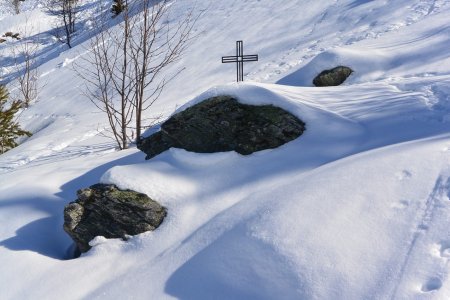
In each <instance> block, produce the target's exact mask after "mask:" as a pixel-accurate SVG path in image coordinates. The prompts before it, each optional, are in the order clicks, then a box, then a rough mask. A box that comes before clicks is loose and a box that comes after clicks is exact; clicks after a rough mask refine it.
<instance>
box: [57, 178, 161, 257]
mask: <svg viewBox="0 0 450 300" xmlns="http://www.w3.org/2000/svg"><path fill="white" fill-rule="evenodd" d="M77 195H78V199H77V200H76V201H74V202H70V203H69V204H68V205H67V206H66V207H65V208H64V230H65V231H66V232H67V233H68V234H69V235H70V237H71V238H72V239H73V240H74V241H75V243H76V245H77V247H78V250H79V251H80V252H86V251H88V250H89V249H90V248H91V247H90V246H89V242H90V241H91V240H92V239H93V238H94V237H96V236H104V237H106V238H126V236H127V235H136V234H139V233H142V232H145V231H151V230H155V229H156V228H157V227H158V226H159V225H160V224H161V223H162V221H163V219H164V217H165V216H166V209H165V208H164V207H162V206H161V205H160V204H159V203H157V202H156V201H154V200H152V199H150V198H149V197H148V196H147V195H145V194H142V193H137V192H134V191H131V190H119V189H118V188H117V187H116V186H115V185H107V184H95V185H93V186H91V187H89V188H86V189H81V190H79V191H78V192H77Z"/></svg>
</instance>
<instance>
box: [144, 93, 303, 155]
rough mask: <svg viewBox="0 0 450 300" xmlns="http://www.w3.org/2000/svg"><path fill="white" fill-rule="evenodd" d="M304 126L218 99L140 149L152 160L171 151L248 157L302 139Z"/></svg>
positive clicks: (268, 108) (275, 111) (264, 109)
mask: <svg viewBox="0 0 450 300" xmlns="http://www.w3.org/2000/svg"><path fill="white" fill-rule="evenodd" d="M304 130H305V123H304V122H303V121H301V120H299V119H298V118H297V117H296V116H294V115H292V114H291V113H289V112H287V111H285V110H283V109H281V108H279V107H276V106H273V105H260V106H259V105H247V104H242V103H239V102H238V101H237V99H235V98H233V97H230V96H218V97H213V98H210V99H207V100H205V101H203V102H201V103H198V104H196V105H194V106H191V107H189V108H187V109H186V110H184V111H182V112H180V113H177V114H175V115H174V116H172V117H171V118H170V119H168V120H167V121H166V122H164V123H163V124H162V126H161V131H159V132H157V133H155V134H153V135H151V136H150V137H148V138H145V139H143V140H142V141H141V142H140V143H139V144H138V148H139V149H140V150H142V151H143V152H145V153H146V154H147V157H146V159H150V158H152V157H154V156H156V155H158V154H160V153H161V152H163V151H165V150H167V149H169V148H171V147H175V148H181V149H185V150H187V151H192V152H199V153H213V152H224V151H236V152H238V153H240V154H243V155H248V154H251V153H253V152H256V151H260V150H265V149H273V148H276V147H279V146H281V145H283V144H285V143H287V142H289V141H292V140H294V139H296V138H297V137H299V136H300V135H301V134H302V133H303V132H304Z"/></svg>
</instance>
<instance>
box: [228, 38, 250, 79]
mask: <svg viewBox="0 0 450 300" xmlns="http://www.w3.org/2000/svg"><path fill="white" fill-rule="evenodd" d="M249 61H258V55H257V54H254V55H244V42H243V41H237V42H236V56H223V57H222V63H236V80H237V82H240V81H244V62H249Z"/></svg>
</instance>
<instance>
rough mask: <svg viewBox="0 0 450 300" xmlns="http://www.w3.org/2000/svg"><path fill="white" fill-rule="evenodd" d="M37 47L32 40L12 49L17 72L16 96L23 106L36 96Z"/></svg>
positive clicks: (26, 105)
mask: <svg viewBox="0 0 450 300" xmlns="http://www.w3.org/2000/svg"><path fill="white" fill-rule="evenodd" d="M37 47H38V46H37V45H36V44H34V43H33V42H30V41H25V42H24V43H22V44H20V45H19V46H18V47H17V48H15V49H13V55H14V58H15V68H16V70H17V73H18V76H17V82H18V95H17V96H16V98H17V100H20V102H21V103H22V106H23V107H28V106H29V105H30V103H31V102H32V101H34V100H35V99H36V98H37V96H38V77H39V76H38V75H39V74H38V69H37V67H36V52H37ZM19 59H21V61H19Z"/></svg>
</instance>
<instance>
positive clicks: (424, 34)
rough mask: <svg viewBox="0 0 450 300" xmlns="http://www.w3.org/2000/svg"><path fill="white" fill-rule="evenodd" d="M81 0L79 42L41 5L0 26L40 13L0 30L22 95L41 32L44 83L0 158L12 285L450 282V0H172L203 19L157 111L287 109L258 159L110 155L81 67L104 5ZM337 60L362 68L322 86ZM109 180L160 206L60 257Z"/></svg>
mask: <svg viewBox="0 0 450 300" xmlns="http://www.w3.org/2000/svg"><path fill="white" fill-rule="evenodd" d="M81 2H82V5H83V7H85V10H83V13H82V16H81V18H80V21H79V24H78V26H79V28H80V31H79V33H77V35H76V36H75V37H74V39H73V42H74V47H73V48H72V49H67V48H66V46H64V45H63V44H61V43H60V42H58V41H56V40H55V39H54V38H53V37H52V35H51V28H52V22H53V21H54V20H53V17H52V16H49V15H47V14H46V13H45V12H44V11H43V10H42V5H41V4H42V3H41V1H32V0H27V1H25V2H24V3H22V5H23V7H22V8H23V12H22V13H21V14H19V15H12V11H11V10H10V8H9V7H8V5H7V4H6V3H1V4H0V34H2V33H3V32H4V31H10V30H11V31H20V28H25V26H28V25H30V26H29V27H30V28H33V31H32V32H30V33H29V35H30V37H29V38H26V39H24V40H21V41H12V40H11V41H8V42H7V43H4V44H0V53H1V56H0V65H1V66H2V68H1V69H0V76H1V78H0V81H1V82H3V83H7V84H8V87H9V88H10V90H11V93H14V92H15V91H14V88H15V84H16V83H15V81H14V80H13V79H14V76H15V75H16V74H15V72H16V71H15V68H14V66H13V61H14V59H13V57H12V52H11V51H12V49H13V47H14V45H17V44H19V43H22V42H25V41H28V42H30V41H31V42H33V41H34V42H37V43H38V45H39V48H38V49H39V50H38V63H39V64H40V67H39V74H40V78H41V81H42V85H41V90H40V95H39V98H38V99H37V100H36V101H35V102H33V103H32V104H31V106H30V107H29V108H28V109H26V110H24V111H23V112H22V113H21V114H20V116H19V119H18V120H19V121H20V123H21V124H22V126H23V127H24V128H25V129H27V130H29V131H32V132H33V136H32V137H31V138H28V139H26V140H23V141H22V144H21V145H20V146H19V147H17V148H15V149H12V150H11V151H9V152H7V153H5V154H3V155H1V156H0V223H1V225H2V226H0V265H1V266H2V267H1V271H0V298H1V299H30V298H45V299H80V298H86V299H98V298H99V299H111V298H113V299H115V298H125V299H177V298H178V299H449V298H450V280H449V266H450V230H449V228H450V226H449V225H450V224H449V221H448V219H449V218H448V215H449V214H450V134H449V132H450V131H449V129H450V88H449V84H450V72H449V70H450V55H449V51H448V49H449V46H450V35H449V27H448V18H449V17H450V3H449V2H448V1H444V0H435V1H428V0H426V1H424V0H408V1H406V0H398V1H362V0H360V1H358V0H342V1H331V0H330V1H316V2H314V3H311V1H304V0H285V1H270V0H246V1H243V0H231V1H206V0H196V1H191V0H189V1H188V0H183V1H174V2H173V3H172V7H171V8H172V15H171V21H173V22H176V21H177V20H178V19H179V18H180V17H182V16H183V13H184V12H186V11H187V9H188V8H189V7H193V6H195V8H196V11H198V12H200V11H202V12H203V14H202V16H201V18H200V19H199V20H198V23H197V26H196V33H197V34H198V35H197V37H196V38H195V39H194V40H193V41H192V44H191V45H190V47H189V49H188V51H187V52H186V53H185V55H184V57H183V59H182V60H180V61H179V62H177V63H176V64H174V65H173V66H171V67H170V68H169V69H168V70H167V72H168V73H169V74H173V72H176V71H177V70H180V69H182V68H185V69H184V71H183V72H181V73H180V74H179V75H178V76H177V77H176V78H175V79H174V80H173V81H172V82H171V83H170V84H169V85H168V86H167V88H166V90H165V92H164V93H163V94H162V96H161V99H160V100H159V101H158V102H156V104H155V106H154V107H152V110H151V111H148V112H147V116H146V117H148V118H153V117H158V116H163V118H165V117H168V116H170V115H171V114H173V113H175V112H177V111H181V110H183V109H185V108H186V107H188V106H190V105H193V104H195V103H198V102H200V101H202V100H204V99H207V98H209V97H212V96H217V95H231V96H234V97H236V98H237V99H238V100H239V101H241V102H243V103H247V104H273V105H276V106H279V107H282V108H284V109H286V110H288V111H290V112H291V113H293V114H294V115H296V116H298V117H299V118H301V119H302V120H303V121H305V123H306V131H305V133H304V134H303V135H302V136H301V137H300V138H299V139H296V140H294V141H292V142H290V143H288V144H285V145H283V146H281V147H279V148H277V149H271V150H265V151H260V152H257V153H254V154H252V155H249V156H241V155H239V154H237V153H235V152H225V153H213V154H199V153H191V152H187V151H185V150H182V149H170V150H168V151H166V152H164V153H162V154H160V155H159V156H157V157H155V158H153V159H151V160H149V161H145V159H144V157H145V154H144V153H141V152H140V151H139V150H137V149H136V148H134V147H132V148H131V149H128V150H124V151H116V150H115V145H114V142H113V141H112V140H111V139H110V138H108V137H107V136H106V135H107V134H108V133H107V120H106V118H105V116H103V115H102V114H101V113H100V112H99V111H98V110H97V109H96V108H95V106H94V105H93V104H92V103H91V102H90V101H89V100H88V99H86V98H85V96H83V94H82V89H83V83H82V81H81V79H80V78H79V77H77V76H76V75H75V72H74V71H73V64H74V63H83V60H82V58H83V56H84V55H86V49H87V47H89V38H90V37H91V36H92V35H93V34H95V29H94V28H93V26H92V24H94V23H93V21H92V20H90V18H96V16H97V14H98V9H97V8H98V6H99V5H100V3H102V5H104V6H103V8H104V7H107V5H108V3H107V2H105V1H95V0H83V1H81ZM114 22H115V21H114V20H113V21H111V24H110V25H111V26H114V24H115V23H114ZM241 39H242V40H244V52H245V53H246V54H254V53H255V54H256V53H258V54H259V56H260V61H259V62H258V63H248V64H246V65H245V67H244V68H245V79H246V82H245V83H239V84H237V83H230V82H231V81H232V80H233V79H234V74H235V73H234V69H233V66H232V65H229V64H226V65H222V64H221V63H220V57H221V56H223V55H231V54H233V53H234V51H235V49H234V46H235V41H236V40H241ZM337 65H346V66H349V67H351V68H352V69H353V70H354V73H353V74H352V75H351V76H350V78H349V79H348V80H347V81H346V82H345V83H344V84H343V85H342V86H339V87H327V88H315V87H313V86H312V83H311V81H312V78H313V77H314V76H315V75H316V74H317V73H319V72H320V71H322V70H324V69H329V68H332V67H335V66H337ZM157 129H158V126H155V127H154V128H151V129H150V130H149V132H148V133H147V134H149V133H150V132H153V131H155V130H157ZM98 182H103V183H114V184H116V185H118V186H119V187H120V188H129V189H133V190H136V191H139V192H143V193H146V194H148V195H149V196H150V197H151V198H153V199H155V200H157V201H158V202H160V203H161V204H163V205H164V206H165V207H167V209H168V216H167V218H166V219H165V220H164V222H163V224H162V225H161V227H160V228H158V229H157V230H156V231H154V232H147V233H143V234H140V235H137V236H134V237H131V238H130V239H129V240H128V241H122V240H119V239H109V240H108V239H105V238H103V237H97V238H95V239H94V240H93V241H92V242H91V245H92V246H93V248H92V249H91V250H90V251H89V252H88V253H85V254H83V255H82V256H81V257H80V258H77V259H68V258H70V253H71V247H72V242H71V240H70V238H69V237H68V236H67V234H65V232H64V231H63V229H62V224H63V208H64V206H65V205H66V204H67V203H68V202H70V201H73V200H74V199H75V197H76V191H77V190H78V189H80V188H85V187H88V186H89V185H92V184H95V183H98Z"/></svg>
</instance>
